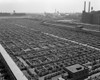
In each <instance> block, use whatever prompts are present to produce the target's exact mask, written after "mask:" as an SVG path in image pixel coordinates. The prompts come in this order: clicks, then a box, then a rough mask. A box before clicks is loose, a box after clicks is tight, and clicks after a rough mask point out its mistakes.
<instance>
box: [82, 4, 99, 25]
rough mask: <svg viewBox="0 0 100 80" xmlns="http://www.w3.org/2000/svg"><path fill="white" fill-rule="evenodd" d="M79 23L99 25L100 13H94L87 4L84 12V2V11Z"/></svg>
mask: <svg viewBox="0 0 100 80" xmlns="http://www.w3.org/2000/svg"><path fill="white" fill-rule="evenodd" d="M81 21H82V22H83V23H89V24H97V25H100V11H94V10H93V7H91V3H90V2H89V7H88V12H86V2H84V11H83V13H82V19H81Z"/></svg>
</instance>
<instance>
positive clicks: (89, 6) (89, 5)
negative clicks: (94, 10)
mask: <svg viewBox="0 0 100 80" xmlns="http://www.w3.org/2000/svg"><path fill="white" fill-rule="evenodd" d="M90 6H91V2H89V7H88V12H90Z"/></svg>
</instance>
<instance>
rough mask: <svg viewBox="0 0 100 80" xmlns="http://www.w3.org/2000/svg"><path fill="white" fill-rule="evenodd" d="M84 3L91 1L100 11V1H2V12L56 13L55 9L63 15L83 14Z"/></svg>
mask: <svg viewBox="0 0 100 80" xmlns="http://www.w3.org/2000/svg"><path fill="white" fill-rule="evenodd" d="M84 1H86V2H87V9H86V11H88V2H89V1H91V6H93V8H94V10H100V5H99V3H100V0H0V12H13V10H15V11H16V12H27V13H43V12H55V9H56V10H57V11H59V12H61V13H70V12H71V13H75V12H82V10H83V9H84Z"/></svg>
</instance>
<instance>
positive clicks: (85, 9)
mask: <svg viewBox="0 0 100 80" xmlns="http://www.w3.org/2000/svg"><path fill="white" fill-rule="evenodd" d="M84 12H86V1H84Z"/></svg>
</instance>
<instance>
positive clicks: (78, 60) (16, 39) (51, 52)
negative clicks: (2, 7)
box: [0, 23, 100, 80]
mask: <svg viewBox="0 0 100 80" xmlns="http://www.w3.org/2000/svg"><path fill="white" fill-rule="evenodd" d="M0 44H1V45H2V46H3V47H4V48H5V50H6V51H7V53H8V54H9V55H10V56H11V58H12V59H13V60H14V62H15V63H16V65H17V66H18V67H19V68H20V70H21V71H22V72H23V73H24V75H25V76H26V77H27V78H28V80H38V79H40V80H44V79H45V80H48V79H51V78H53V77H55V76H57V75H61V74H64V73H66V72H65V70H64V69H65V67H68V66H71V65H74V64H81V65H85V66H87V65H86V64H87V63H90V64H88V65H92V64H93V65H92V67H93V69H91V70H90V72H89V75H92V74H94V73H96V72H98V71H100V69H97V68H98V66H100V64H99V63H95V62H97V61H98V60H100V50H96V49H93V48H91V47H88V46H84V45H80V44H76V43H74V42H72V41H70V40H63V39H61V38H57V37H54V36H52V35H48V34H45V33H43V32H41V31H37V30H32V29H29V28H23V27H20V26H17V25H13V24H10V23H9V24H7V23H4V24H1V25H0ZM94 63H95V65H94ZM96 65H98V66H96ZM87 67H88V66H87Z"/></svg>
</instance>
